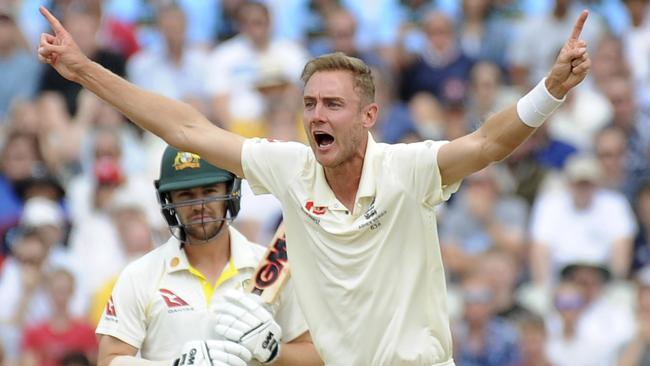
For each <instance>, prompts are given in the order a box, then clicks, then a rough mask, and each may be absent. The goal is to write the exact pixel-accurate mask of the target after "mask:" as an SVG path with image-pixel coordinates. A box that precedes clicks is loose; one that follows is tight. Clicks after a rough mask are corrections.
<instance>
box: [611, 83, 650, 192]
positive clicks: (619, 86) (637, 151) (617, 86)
mask: <svg viewBox="0 0 650 366" xmlns="http://www.w3.org/2000/svg"><path fill="white" fill-rule="evenodd" d="M604 92H605V95H606V96H607V98H608V99H609V101H610V103H611V104H612V106H613V110H614V115H613V116H612V120H611V122H610V124H612V125H614V126H617V127H619V128H621V129H622V130H623V132H625V137H626V138H627V152H626V160H627V163H628V169H629V172H630V178H631V179H637V180H639V179H644V178H647V177H649V176H650V163H649V159H648V157H649V156H650V115H647V114H645V113H643V112H642V111H641V109H640V107H639V104H638V94H637V93H636V90H635V88H634V84H633V83H632V81H631V80H630V79H628V78H624V77H620V76H619V77H615V78H612V79H610V81H609V82H608V83H607V85H606V86H605V90H604ZM635 183H636V184H638V181H637V182H632V185H635Z"/></svg>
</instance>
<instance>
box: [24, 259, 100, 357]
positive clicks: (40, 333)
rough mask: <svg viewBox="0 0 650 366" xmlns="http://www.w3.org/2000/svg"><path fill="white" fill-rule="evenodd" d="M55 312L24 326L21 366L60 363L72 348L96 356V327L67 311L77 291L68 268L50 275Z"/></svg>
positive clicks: (53, 310)
mask: <svg viewBox="0 0 650 366" xmlns="http://www.w3.org/2000/svg"><path fill="white" fill-rule="evenodd" d="M48 277H49V280H48V290H49V295H50V301H51V303H52V316H51V317H50V318H49V319H48V320H46V321H44V322H42V323H38V324H35V325H34V326H31V327H28V328H26V329H25V331H24V333H23V338H22V344H21V348H22V355H21V361H20V364H21V366H59V365H60V362H61V360H62V359H63V358H64V357H65V356H66V355H67V354H69V353H70V352H81V353H83V354H85V355H86V356H87V357H88V359H90V360H94V359H96V358H97V339H96V338H95V329H94V328H93V327H92V326H91V325H90V324H88V323H87V322H86V321H85V320H84V319H75V318H73V317H72V315H71V314H70V312H69V311H68V304H69V303H70V299H71V298H72V295H73V294H74V287H75V283H74V277H73V276H72V274H71V273H70V272H68V271H67V270H65V269H55V270H53V272H51V273H50V275H49V276H48Z"/></svg>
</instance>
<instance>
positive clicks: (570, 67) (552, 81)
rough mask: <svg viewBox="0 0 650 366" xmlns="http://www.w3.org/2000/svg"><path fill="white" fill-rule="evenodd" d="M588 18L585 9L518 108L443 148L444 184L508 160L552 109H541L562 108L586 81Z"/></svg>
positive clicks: (439, 159) (500, 115) (511, 108)
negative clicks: (539, 81) (550, 65)
mask: <svg viewBox="0 0 650 366" xmlns="http://www.w3.org/2000/svg"><path fill="white" fill-rule="evenodd" d="M587 16H588V12H587V11H586V10H585V11H583V12H582V14H580V17H579V18H578V20H577V21H576V23H575V25H574V27H573V32H572V33H571V36H570V37H569V39H568V40H567V42H566V43H565V44H564V46H563V47H562V49H561V50H560V54H559V55H558V57H557V59H556V61H555V64H554V65H553V68H552V69H551V71H550V73H549V74H548V76H547V77H546V78H545V79H544V84H543V85H538V86H537V87H536V88H535V89H533V91H531V93H529V94H528V95H526V96H525V97H524V98H522V99H521V100H520V101H519V103H518V104H517V105H512V106H510V107H508V108H506V109H505V110H503V111H501V112H499V113H497V114H495V115H494V116H492V117H490V118H488V119H487V120H486V121H485V123H484V124H483V125H482V126H481V127H480V128H479V129H477V130H476V131H474V132H473V133H471V134H469V135H466V136H463V137H461V138H459V139H457V140H454V141H452V142H450V143H448V144H445V145H443V146H442V147H441V148H440V152H439V153H438V166H439V167H440V172H441V175H442V183H443V184H452V183H455V182H457V181H459V180H461V179H463V178H464V177H466V176H468V175H470V174H472V173H474V172H476V171H479V170H481V169H483V168H485V167H486V166H487V165H489V164H491V163H493V162H496V161H500V160H503V159H505V158H506V157H507V156H508V155H510V153H512V152H513V151H514V150H515V149H516V148H517V147H518V146H519V145H521V144H522V143H523V142H524V141H525V140H526V139H527V138H528V137H529V136H530V135H531V134H532V133H533V132H535V129H536V127H539V125H540V124H541V122H542V121H543V118H544V117H546V115H547V114H546V113H545V112H546V111H545V110H544V109H549V108H540V106H543V104H544V103H546V102H547V105H551V106H552V105H555V106H557V105H559V101H560V100H562V99H563V98H564V96H565V95H566V94H567V93H568V92H569V90H571V89H572V88H573V87H575V86H576V85H578V84H579V83H580V82H581V81H582V80H584V78H585V77H586V76H587V72H588V71H589V68H590V66H591V60H590V59H589V56H588V54H587V44H586V42H585V41H583V40H581V39H580V33H581V32H582V28H583V26H584V24H585V21H586V20H587ZM548 94H550V95H548ZM531 97H532V98H531ZM540 98H542V99H541V100H540ZM531 99H532V100H531ZM552 110H553V109H550V111H551V112H552Z"/></svg>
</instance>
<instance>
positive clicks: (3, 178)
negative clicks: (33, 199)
mask: <svg viewBox="0 0 650 366" xmlns="http://www.w3.org/2000/svg"><path fill="white" fill-rule="evenodd" d="M41 162H42V159H41V155H40V151H39V148H38V141H37V140H36V138H35V137H34V136H33V135H27V134H24V133H9V134H8V135H7V136H6V138H5V139H4V141H3V143H2V150H0V202H2V204H1V205H0V226H6V225H13V224H15V223H16V222H17V221H18V218H19V217H20V212H21V210H22V205H23V202H22V200H21V197H20V196H19V194H18V192H17V189H16V188H17V186H18V184H19V183H20V182H21V181H24V180H25V179H27V178H29V177H31V176H32V175H33V174H34V173H36V172H37V171H38V170H39V168H40V167H41Z"/></svg>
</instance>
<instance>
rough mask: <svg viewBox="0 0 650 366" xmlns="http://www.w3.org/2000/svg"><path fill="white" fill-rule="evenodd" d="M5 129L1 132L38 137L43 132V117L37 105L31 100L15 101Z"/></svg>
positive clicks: (1, 129) (0, 129) (0, 128)
mask: <svg viewBox="0 0 650 366" xmlns="http://www.w3.org/2000/svg"><path fill="white" fill-rule="evenodd" d="M0 78H1V77H0ZM3 127H4V128H2V127H0V131H3V130H4V131H6V132H18V133H24V134H27V135H38V134H39V132H41V116H40V113H39V110H38V106H37V104H36V103H35V102H34V101H31V100H22V99H16V100H14V101H13V102H12V103H11V109H10V110H9V115H8V116H7V120H6V123H5V125H4V126H3Z"/></svg>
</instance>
